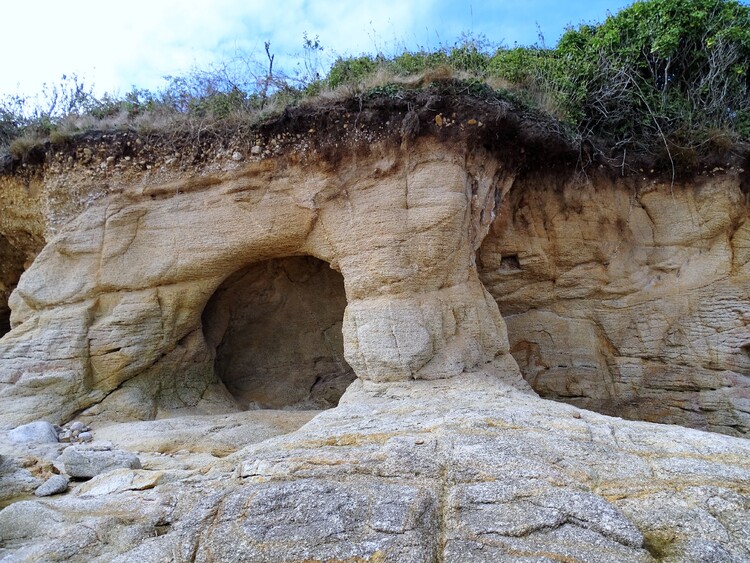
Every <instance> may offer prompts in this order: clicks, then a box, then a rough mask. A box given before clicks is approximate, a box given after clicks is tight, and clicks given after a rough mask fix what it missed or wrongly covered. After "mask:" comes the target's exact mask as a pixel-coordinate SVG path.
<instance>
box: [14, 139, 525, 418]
mask: <svg viewBox="0 0 750 563" xmlns="http://www.w3.org/2000/svg"><path fill="white" fill-rule="evenodd" d="M512 177H513V176H512V174H511V173H510V172H505V171H504V170H503V168H502V163H500V162H499V161H497V160H496V159H492V158H490V156H489V154H487V153H485V152H483V149H478V150H477V151H476V152H475V153H473V154H471V155H470V159H469V161H467V160H466V157H464V156H461V157H459V155H456V154H454V153H452V152H446V150H445V148H443V147H441V146H440V144H438V143H435V142H434V141H431V140H430V139H425V140H424V142H421V143H419V144H415V145H414V146H412V147H411V148H410V151H409V152H408V158H405V157H404V154H403V153H401V152H400V149H399V148H398V147H394V146H392V144H389V143H386V144H383V145H382V146H379V145H373V146H371V147H370V153H369V155H368V156H367V157H366V158H364V157H354V158H350V159H348V160H342V161H341V162H339V163H338V165H337V168H336V170H335V173H333V172H332V171H331V170H329V169H327V168H326V167H325V166H322V165H320V164H318V165H314V164H311V163H305V165H304V166H303V165H293V164H289V163H283V162H279V161H273V162H269V161H259V162H253V163H249V164H247V165H244V166H243V167H242V168H240V169H239V170H238V171H236V172H232V173H227V174H224V175H214V176H210V177H202V178H197V179H195V180H193V181H185V180H182V181H181V182H179V183H176V184H175V183H172V184H161V185H152V184H149V185H146V186H132V187H131V188H130V189H127V190H125V191H124V192H123V193H119V194H113V195H112V196H110V197H108V198H104V199H102V200H101V201H100V202H97V203H96V204H95V205H93V206H92V207H91V208H89V209H88V210H87V211H85V212H84V213H82V214H81V215H79V216H78V217H76V218H75V219H74V220H73V221H71V222H70V223H69V224H68V225H66V226H65V227H63V228H62V229H61V231H60V234H59V235H57V236H56V237H55V238H53V239H52V241H51V242H50V243H49V244H48V245H47V246H46V247H45V248H44V250H43V251H42V252H41V253H40V254H39V256H38V257H37V259H36V260H35V262H34V264H33V265H32V266H31V267H30V268H29V270H28V271H27V272H26V273H25V274H24V276H23V277H22V278H21V281H20V283H19V286H18V288H17V289H16V291H15V292H14V293H13V295H12V297H11V305H12V307H13V316H12V319H11V320H12V322H13V326H14V329H13V330H12V331H11V332H10V333H9V334H7V335H6V336H5V337H4V338H3V339H2V342H1V343H0V357H1V358H2V367H0V401H2V402H3V405H4V406H5V405H7V407H6V408H3V409H2V413H0V421H2V422H3V423H6V424H7V423H10V422H13V423H17V422H18V421H23V420H25V419H26V418H28V417H29V416H34V417H36V418H38V417H40V416H41V417H45V418H48V419H50V420H54V421H62V420H65V419H67V418H69V417H70V415H71V414H72V413H73V412H79V411H81V410H82V409H86V408H90V407H94V406H95V405H96V407H95V408H96V409H97V412H102V413H110V414H109V415H108V416H115V415H114V414H112V413H119V415H118V416H121V417H122V416H130V417H132V418H153V417H154V416H155V415H156V413H158V412H165V411H169V410H174V409H177V408H181V407H182V408H185V407H197V408H199V409H201V408H202V409H204V411H205V410H210V409H212V408H214V409H216V408H218V409H220V408H222V405H224V407H225V408H232V407H233V403H232V400H231V397H230V396H228V395H229V394H228V393H227V392H226V389H225V388H224V387H223V386H222V384H221V381H220V380H219V378H218V377H217V374H216V372H215V370H214V362H215V355H216V352H215V350H219V351H220V352H219V357H218V363H217V365H218V366H219V368H220V370H224V371H223V373H224V374H225V375H226V374H230V373H231V371H232V369H233V367H232V366H233V365H234V364H233V362H234V361H239V362H240V363H242V362H243V360H242V359H241V358H240V359H239V360H232V361H229V362H228V361H227V360H226V359H223V358H222V355H221V350H222V349H224V348H225V346H226V347H227V348H229V349H231V348H232V346H234V345H235V344H234V342H235V339H233V338H231V337H230V338H229V340H228V341H227V344H226V345H225V344H224V341H222V342H219V343H216V342H215V341H212V342H211V346H209V345H208V344H207V342H206V339H205V337H204V331H203V328H204V327H203V326H202V318H203V314H204V310H205V309H206V304H207V303H208V302H209V300H210V299H211V297H212V296H213V295H214V294H215V292H216V291H217V289H219V288H220V287H221V286H222V284H223V283H224V282H225V280H227V278H229V277H230V276H232V275H233V274H235V273H236V272H242V271H244V270H245V269H246V268H248V267H249V266H250V265H252V264H256V263H259V262H262V261H264V260H268V259H271V258H278V257H287V256H295V255H308V256H315V257H317V258H318V259H320V260H324V261H326V262H328V263H329V264H330V265H331V267H332V268H334V269H335V270H338V271H340V272H341V274H342V276H343V281H344V288H345V294H346V302H347V304H346V309H345V311H344V314H343V319H342V323H343V326H342V334H343V351H344V357H345V360H346V362H347V363H348V364H349V366H351V368H352V369H353V370H354V372H355V373H356V374H357V375H358V376H359V377H361V378H364V379H368V380H373V381H396V380H404V379H414V378H417V379H419V378H428V379H430V378H442V377H451V376H454V375H457V374H459V373H462V372H463V371H465V370H471V369H474V368H475V367H477V366H481V365H483V364H486V363H487V362H491V361H493V360H494V359H495V358H496V357H498V356H503V355H506V354H507V353H508V341H507V337H506V331H505V326H504V323H503V320H502V318H501V316H500V314H499V312H498V309H497V305H496V304H495V302H494V300H493V299H492V298H491V296H490V295H489V294H488V293H487V292H486V291H485V290H484V288H483V287H482V285H481V282H480V281H479V278H478V276H477V272H476V267H475V264H474V255H475V251H476V250H477V248H478V247H479V244H480V243H481V241H482V238H483V237H484V235H485V234H486V232H487V229H488V228H489V224H490V223H491V221H492V219H493V214H494V211H493V210H494V209H495V207H496V206H497V205H498V203H499V202H500V200H501V198H502V191H503V190H504V189H507V188H508V187H509V185H510V181H511V180H512ZM237 275H239V276H242V274H237ZM248 283H249V282H248ZM325 283H328V282H325ZM218 301H220V299H218ZM214 303H217V300H214ZM337 306H340V303H339V305H337ZM218 307H219V309H221V308H222V306H221V305H219V306H218ZM209 309H210V310H209V311H207V312H206V313H207V317H206V318H208V319H212V318H213V317H212V315H213V314H214V309H213V308H211V307H210V308H209ZM256 309H258V308H257V307H256ZM258 311H260V309H258ZM319 319H325V322H326V323H328V322H331V324H328V325H327V326H325V327H322V329H323V333H325V331H326V330H328V328H330V327H332V326H334V325H333V323H334V322H335V321H334V319H333V316H332V315H330V314H329V313H326V314H324V315H320V316H319ZM233 322H235V323H240V322H242V321H241V319H238V318H236V317H235V319H234V321H233ZM209 324H211V322H209ZM229 326H230V327H231V326H233V325H232V324H231V323H230V325H229ZM209 330H212V327H209ZM215 336H216V335H214V334H212V338H213V337H215ZM220 336H221V335H220V334H219V337H220ZM226 337H227V335H226V334H225V335H224V338H225V339H226ZM321 337H322V338H325V334H322V336H321ZM214 346H216V348H215V349H213V347H214ZM335 347H336V344H332V349H335ZM334 355H335V354H334ZM330 357H332V356H331V354H329V359H328V360H325V358H324V359H323V360H324V361H323V364H324V365H322V366H321V367H320V368H316V369H320V370H321V373H323V375H324V376H327V375H330V372H331V369H332V368H331V366H330V365H326V364H331V363H332V362H331V361H330ZM312 359H313V360H314V358H312ZM333 363H336V362H333ZM336 369H337V370H339V372H344V371H346V368H345V366H344V364H343V363H342V362H340V361H339V365H338V366H336ZM227 370H228V371H227ZM229 377H230V379H232V377H234V376H231V375H230V376H229ZM292 377H294V376H292ZM316 377H317V376H316ZM232 381H233V383H235V382H240V383H238V385H237V386H236V387H238V388H240V389H242V387H243V386H246V383H247V382H252V377H249V378H248V377H245V378H244V379H237V378H236V377H234V379H232ZM292 381H293V380H292ZM321 381H322V382H323V385H324V388H325V386H326V385H327V383H326V380H325V377H322V380H321ZM248 384H249V383H248ZM290 385H291V386H292V387H293V386H295V385H297V384H296V383H290ZM313 385H315V384H314V380H313ZM311 387H312V386H308V388H307V389H306V391H305V392H306V393H310V388H311ZM334 387H335V386H334ZM338 387H339V388H340V385H338ZM244 393H245V391H244V390H242V391H241V392H240V395H242V396H241V397H240V398H241V400H242V401H247V400H256V397H257V398H258V399H260V400H261V402H263V401H265V402H268V399H267V398H264V397H263V396H262V393H261V394H257V393H256V395H255V396H253V395H252V394H251V395H249V396H244ZM325 393H326V392H323V394H322V396H323V397H324V398H325ZM299 398H300V399H302V398H304V397H303V396H302V395H300V396H299ZM275 400H278V399H275ZM32 413H33V414H32ZM123 413H125V414H123Z"/></svg>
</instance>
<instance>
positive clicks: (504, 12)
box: [0, 0, 632, 98]
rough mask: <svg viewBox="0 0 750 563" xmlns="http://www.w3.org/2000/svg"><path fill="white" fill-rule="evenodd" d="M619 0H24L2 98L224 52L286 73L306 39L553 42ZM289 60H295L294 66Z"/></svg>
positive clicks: (366, 47) (9, 13)
mask: <svg viewBox="0 0 750 563" xmlns="http://www.w3.org/2000/svg"><path fill="white" fill-rule="evenodd" d="M630 3H632V2H625V1H621V0H567V1H560V0H493V1H487V2H461V1H459V0H377V1H373V2H366V1H363V0H358V1H355V2H353V1H346V0H128V1H127V2H117V1H109V2H102V1H101V0H25V1H23V2H17V1H16V2H7V3H6V2H2V3H1V4H0V21H2V23H3V25H2V33H0V52H2V53H3V62H2V66H1V67H0V68H1V69H2V70H1V71H0V98H3V97H5V96H7V95H15V94H21V95H34V94H36V93H38V92H40V91H41V88H42V84H44V83H48V84H49V83H56V82H58V81H59V79H60V78H61V77H62V75H68V76H70V75H71V74H76V75H77V76H78V77H79V78H81V79H82V80H83V81H84V82H85V83H86V84H87V85H89V86H91V87H93V89H94V91H95V92H96V93H97V94H98V95H101V94H103V93H104V92H109V93H114V94H120V95H122V94H124V93H126V92H128V91H130V90H131V89H132V88H133V87H137V88H147V89H152V90H153V89H158V88H160V87H162V86H164V85H165V79H164V77H165V76H168V75H171V76H175V75H179V74H180V73H184V72H186V71H188V70H189V69H190V68H191V67H204V68H205V67H207V66H208V65H211V64H217V63H220V62H221V61H226V60H229V59H231V58H233V57H237V56H243V57H247V58H255V59H263V58H264V57H265V52H264V43H265V41H270V44H271V47H270V51H271V53H272V54H274V56H275V66H276V67H282V68H285V69H286V70H287V71H292V70H293V68H292V67H294V65H295V64H296V62H299V61H300V58H299V55H300V54H301V53H302V52H303V49H302V44H303V36H304V34H305V33H306V34H307V37H309V38H311V39H313V38H315V37H317V38H318V40H319V42H320V44H321V46H322V47H323V51H322V56H323V59H322V60H323V63H324V64H325V63H326V62H329V63H330V62H332V61H333V60H334V59H335V57H336V56H337V55H346V54H361V53H374V52H379V51H380V52H383V53H385V54H395V53H397V52H401V51H402V50H403V49H404V48H409V49H415V48H418V47H434V46H436V45H439V44H441V43H442V44H451V43H453V42H454V41H455V40H456V39H457V38H459V37H460V36H461V34H462V33H467V34H473V35H474V36H480V35H484V36H486V38H487V39H488V40H490V41H492V42H493V43H497V44H503V45H506V46H513V45H514V44H516V43H517V44H520V45H527V44H532V43H535V42H537V41H538V35H539V32H541V33H542V35H543V36H544V39H545V42H546V45H547V46H554V44H555V43H556V41H557V40H558V39H559V37H560V34H561V33H562V32H563V30H564V29H565V27H566V26H567V25H571V24H572V25H577V24H579V23H581V22H598V21H602V20H604V19H605V18H606V16H607V13H608V12H612V13H616V12H617V11H618V10H620V9H621V8H623V7H625V6H627V5H629V4H630ZM295 61H296V62H295Z"/></svg>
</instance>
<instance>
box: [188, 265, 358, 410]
mask: <svg viewBox="0 0 750 563" xmlns="http://www.w3.org/2000/svg"><path fill="white" fill-rule="evenodd" d="M345 308H346V295H345V293H344V280H343V278H342V277H341V274H339V273H338V272H336V271H334V270H332V269H331V268H329V267H328V264H326V263H325V262H323V261H321V260H316V259H315V258H311V257H309V256H308V257H294V258H286V259H280V260H268V261H266V262H261V263H260V264H256V265H253V266H250V267H249V268H247V269H245V270H242V271H240V272H237V273H236V274H235V275H233V276H231V277H230V278H229V279H228V280H226V281H225V282H224V283H223V284H222V285H221V287H219V289H218V290H217V291H216V293H215V294H214V296H213V297H212V298H211V300H210V301H209V302H208V304H207V305H206V309H205V311H204V313H203V319H202V323H203V333H204V335H205V337H206V341H207V343H208V347H209V349H213V350H216V360H215V372H216V375H217V377H218V378H219V379H220V380H221V381H222V382H223V383H224V385H225V386H226V387H227V390H228V391H229V392H230V393H231V395H232V396H233V397H234V398H235V399H236V400H237V401H238V403H240V405H241V406H242V407H243V408H248V407H250V406H253V407H256V408H257V407H260V408H281V407H291V406H295V407H297V408H307V409H310V408H328V407H332V406H335V405H336V403H338V400H339V398H340V397H341V395H342V394H343V393H344V391H345V390H346V388H347V386H348V385H349V384H350V383H351V382H352V381H354V378H355V377H356V376H355V375H354V371H353V370H352V368H351V367H349V364H347V363H346V360H345V359H344V342H343V338H342V334H341V321H342V319H343V317H344V309H345Z"/></svg>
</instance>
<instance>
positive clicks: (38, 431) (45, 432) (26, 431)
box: [8, 420, 58, 444]
mask: <svg viewBox="0 0 750 563" xmlns="http://www.w3.org/2000/svg"><path fill="white" fill-rule="evenodd" d="M8 438H9V439H10V441H11V442H15V443H16V444H51V443H52V444H53V443H56V442H57V441H58V439H57V430H55V427H54V426H53V425H52V424H50V423H49V422H46V421H44V420H37V421H35V422H29V423H28V424H22V425H21V426H17V427H16V428H14V429H13V430H11V431H10V432H8Z"/></svg>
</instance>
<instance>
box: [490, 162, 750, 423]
mask: <svg viewBox="0 0 750 563" xmlns="http://www.w3.org/2000/svg"><path fill="white" fill-rule="evenodd" d="M749 249H750V222H748V203H747V199H746V195H745V193H744V192H743V191H742V190H741V186H740V181H739V178H738V176H737V175H727V176H718V177H707V176H702V177H698V178H696V179H695V180H694V181H693V183H692V184H691V185H687V186H686V185H681V184H678V185H675V186H674V188H673V189H670V185H669V184H668V183H667V184H664V183H657V182H653V181H640V179H639V178H633V179H630V180H628V181H619V182H615V183H610V182H608V181H607V180H606V179H604V178H599V179H598V180H594V181H583V180H579V181H569V182H563V183H562V184H561V185H560V186H555V185H553V184H551V183H548V182H538V183H534V182H530V181H529V182H522V183H519V184H518V185H516V186H514V188H513V189H512V190H511V192H510V193H509V195H508V197H507V198H506V200H505V202H504V203H503V206H502V208H501V211H500V213H499V215H498V217H497V219H496V220H495V222H494V224H493V227H492V230H491V233H490V234H489V235H488V237H487V238H486V239H485V242H484V243H483V245H482V247H481V250H480V253H479V260H480V268H479V271H480V277H481V279H482V282H483V283H484V284H485V286H486V287H487V289H488V290H489V291H490V293H492V295H493V296H494V297H495V299H496V300H497V302H498V304H499V306H500V310H501V311H502V313H503V316H504V317H505V319H506V322H507V323H508V333H509V337H510V341H511V350H512V353H513V355H514V357H515V358H516V360H517V361H518V364H519V366H520V367H521V370H522V372H523V373H524V377H525V378H526V379H527V380H528V381H529V382H530V383H531V385H532V386H533V387H534V389H535V390H536V391H537V392H538V393H540V394H541V395H542V396H544V397H550V398H554V399H556V400H563V401H567V402H571V403H573V404H576V405H578V406H582V407H584V408H588V409H592V410H596V411H599V412H604V413H607V414H613V415H617V416H623V417H626V418H632V419H640V420H650V421H657V422H669V423H674V424H682V425H685V426H691V427H694V428H702V429H707V430H712V431H717V432H723V433H726V434H733V435H745V434H746V433H747V432H748V430H749V429H750V354H748V349H749V348H748V346H749V345H750V252H749V251H748V250H749Z"/></svg>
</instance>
